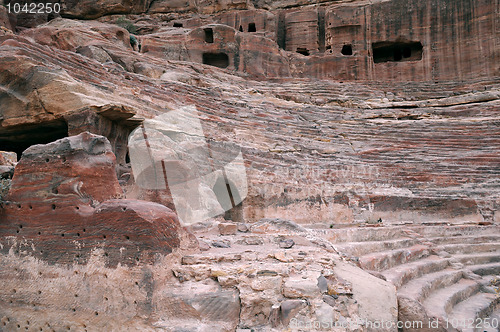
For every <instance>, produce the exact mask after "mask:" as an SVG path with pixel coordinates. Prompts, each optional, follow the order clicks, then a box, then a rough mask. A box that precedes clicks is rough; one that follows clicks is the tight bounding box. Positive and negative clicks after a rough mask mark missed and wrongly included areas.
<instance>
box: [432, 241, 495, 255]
mask: <svg viewBox="0 0 500 332" xmlns="http://www.w3.org/2000/svg"><path fill="white" fill-rule="evenodd" d="M433 249H434V250H435V251H446V252H447V253H450V254H469V253H477V252H492V251H499V254H500V242H493V243H457V244H445V245H440V246H436V247H435V248H433Z"/></svg>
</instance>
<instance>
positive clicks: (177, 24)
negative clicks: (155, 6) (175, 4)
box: [174, 22, 183, 28]
mask: <svg viewBox="0 0 500 332" xmlns="http://www.w3.org/2000/svg"><path fill="white" fill-rule="evenodd" d="M182 26H183V25H182V23H179V22H174V28H182Z"/></svg>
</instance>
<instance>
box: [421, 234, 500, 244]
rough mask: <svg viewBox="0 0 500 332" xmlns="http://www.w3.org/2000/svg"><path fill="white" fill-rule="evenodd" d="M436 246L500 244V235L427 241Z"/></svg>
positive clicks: (441, 238)
mask: <svg viewBox="0 0 500 332" xmlns="http://www.w3.org/2000/svg"><path fill="white" fill-rule="evenodd" d="M426 240H427V241H429V242H432V243H434V244H436V245H442V244H459V243H460V244H463V243H487V242H500V234H498V235H496V234H495V235H479V236H451V237H450V236H440V237H431V238H427V239H426Z"/></svg>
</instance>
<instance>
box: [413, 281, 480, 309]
mask: <svg viewBox="0 0 500 332" xmlns="http://www.w3.org/2000/svg"><path fill="white" fill-rule="evenodd" d="M479 289H480V285H479V283H477V282H475V281H473V280H468V279H461V280H460V281H459V282H457V283H455V284H453V285H451V286H448V287H445V288H441V289H439V290H438V291H436V292H434V293H433V294H432V295H430V296H429V297H427V299H426V300H425V301H424V302H423V305H424V307H425V308H426V310H427V312H428V313H429V315H432V316H434V317H439V318H447V317H448V314H449V313H450V312H451V310H452V308H453V306H455V305H456V304H457V303H459V302H461V301H464V300H465V299H467V298H469V297H470V296H472V295H474V294H476V293H477V292H478V291H479Z"/></svg>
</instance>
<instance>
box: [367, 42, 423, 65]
mask: <svg viewBox="0 0 500 332" xmlns="http://www.w3.org/2000/svg"><path fill="white" fill-rule="evenodd" d="M372 49H373V62H375V63H380V62H389V61H396V62H398V61H418V60H422V53H423V46H422V43H421V42H418V41H417V42H415V41H397V42H389V41H383V42H377V43H373V44H372Z"/></svg>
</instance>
